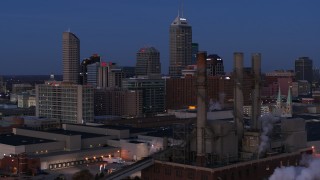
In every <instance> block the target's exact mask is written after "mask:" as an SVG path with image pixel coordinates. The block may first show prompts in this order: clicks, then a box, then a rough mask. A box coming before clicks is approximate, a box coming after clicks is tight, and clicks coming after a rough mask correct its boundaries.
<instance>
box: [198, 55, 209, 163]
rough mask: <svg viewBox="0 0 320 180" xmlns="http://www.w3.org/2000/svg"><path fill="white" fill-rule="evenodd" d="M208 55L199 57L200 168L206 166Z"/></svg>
mask: <svg viewBox="0 0 320 180" xmlns="http://www.w3.org/2000/svg"><path fill="white" fill-rule="evenodd" d="M206 60H207V53H206V52H204V51H202V52H198V55H197V83H196V86H197V158H196V161H197V162H196V163H197V165H198V166H205V165H206V162H205V160H206V158H205V154H206V152H205V140H204V136H205V126H206V121H207V104H206V99H207V98H206V96H207V92H206V91H207V64H206V63H207V62H206Z"/></svg>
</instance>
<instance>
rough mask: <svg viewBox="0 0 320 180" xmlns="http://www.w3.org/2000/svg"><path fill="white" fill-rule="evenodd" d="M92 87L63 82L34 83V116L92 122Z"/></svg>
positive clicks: (65, 121)
mask: <svg viewBox="0 0 320 180" xmlns="http://www.w3.org/2000/svg"><path fill="white" fill-rule="evenodd" d="M93 102H94V100H93V87H92V86H88V85H75V84H70V83H63V82H56V81H53V82H46V83H45V84H39V85H36V104H37V106H36V116H38V117H47V118H56V119H59V120H60V121H61V122H62V123H85V122H92V121H93V117H94V114H93V113H94V111H93Z"/></svg>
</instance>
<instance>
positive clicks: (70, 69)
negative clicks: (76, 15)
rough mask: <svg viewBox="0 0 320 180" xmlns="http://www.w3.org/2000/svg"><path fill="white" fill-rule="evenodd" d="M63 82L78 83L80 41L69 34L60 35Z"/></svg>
mask: <svg viewBox="0 0 320 180" xmlns="http://www.w3.org/2000/svg"><path fill="white" fill-rule="evenodd" d="M62 62H63V81H65V82H72V83H78V82H79V62H80V40H79V38H78V37H77V36H76V35H75V34H73V33H71V32H63V34H62Z"/></svg>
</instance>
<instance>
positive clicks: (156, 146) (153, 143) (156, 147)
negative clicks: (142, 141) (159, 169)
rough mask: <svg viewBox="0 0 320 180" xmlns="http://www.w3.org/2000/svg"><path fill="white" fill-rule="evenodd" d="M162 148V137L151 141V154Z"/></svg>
mask: <svg viewBox="0 0 320 180" xmlns="http://www.w3.org/2000/svg"><path fill="white" fill-rule="evenodd" d="M161 149H163V141H161V140H160V139H153V140H152V141H151V142H150V149H149V155H152V154H154V153H156V152H158V151H160V150H161Z"/></svg>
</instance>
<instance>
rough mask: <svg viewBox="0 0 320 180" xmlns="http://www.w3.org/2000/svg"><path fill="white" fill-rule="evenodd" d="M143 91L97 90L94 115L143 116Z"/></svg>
mask: <svg viewBox="0 0 320 180" xmlns="http://www.w3.org/2000/svg"><path fill="white" fill-rule="evenodd" d="M142 103H143V101H142V91H140V90H123V89H96V90H95V93H94V114H95V115H96V116H103V115H115V116H124V117H140V116H142Z"/></svg>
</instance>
